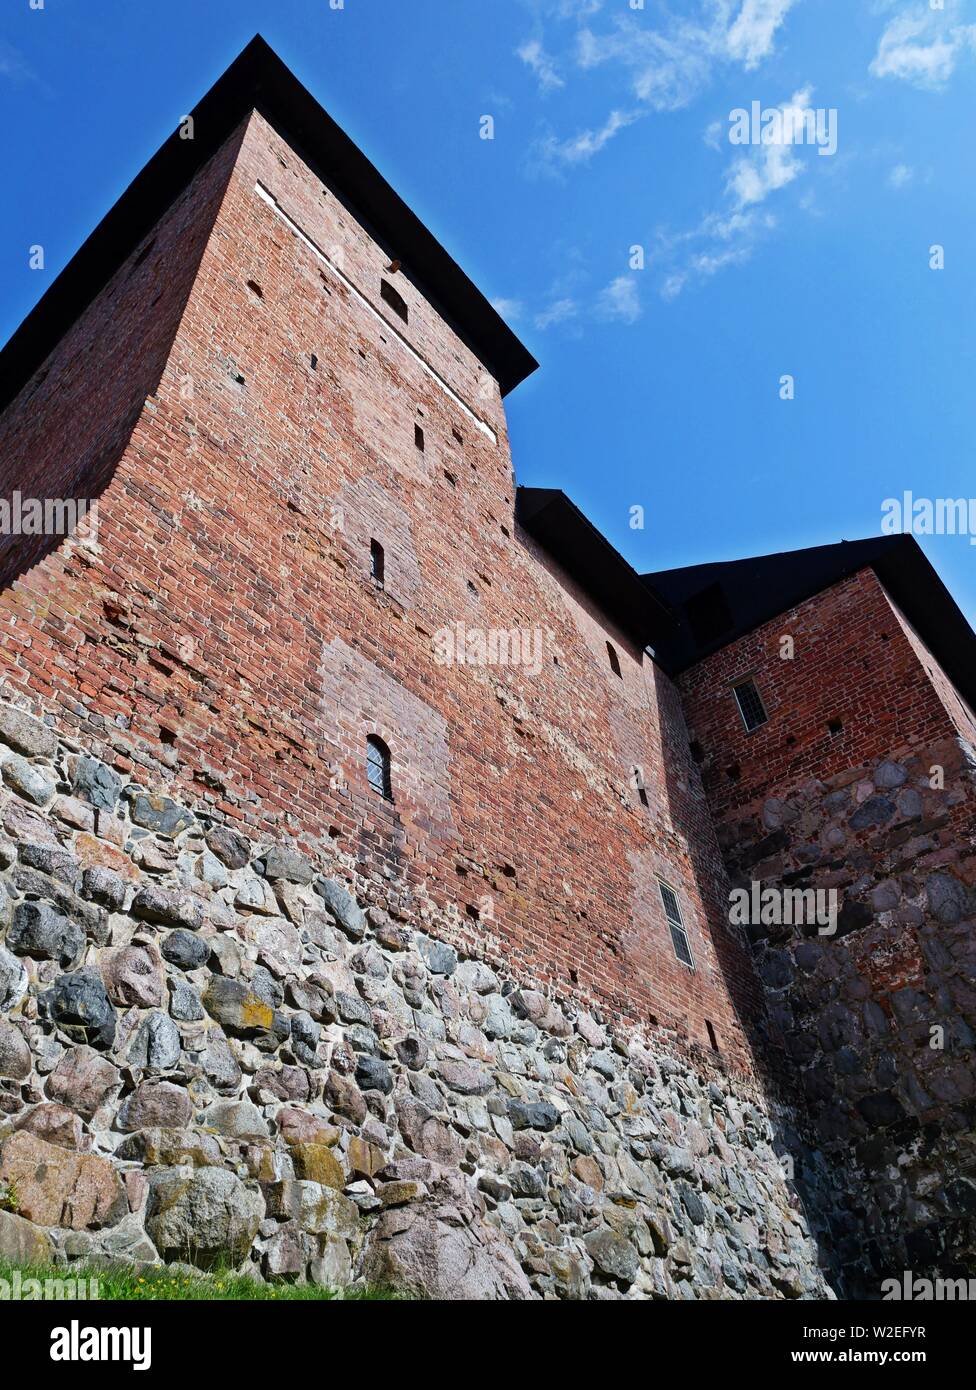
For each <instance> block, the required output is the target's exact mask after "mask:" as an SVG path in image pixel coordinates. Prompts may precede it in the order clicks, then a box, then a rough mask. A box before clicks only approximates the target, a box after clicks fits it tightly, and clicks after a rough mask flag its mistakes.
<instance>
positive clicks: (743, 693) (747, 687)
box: [732, 680, 769, 734]
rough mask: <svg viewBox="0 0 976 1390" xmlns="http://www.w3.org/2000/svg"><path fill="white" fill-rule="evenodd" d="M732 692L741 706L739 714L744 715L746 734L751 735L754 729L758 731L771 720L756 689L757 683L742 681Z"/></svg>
mask: <svg viewBox="0 0 976 1390" xmlns="http://www.w3.org/2000/svg"><path fill="white" fill-rule="evenodd" d="M732 692H733V694H734V695H735V699H736V703H737V704H738V706H739V713H740V714H741V715H742V722H743V724H744V725H745V726H746V732H747V733H750V734H751V733H752V731H753V729H758V728H759V726H760V724H765V722H766V720H767V719H768V718H769V716H768V714H767V713H766V707H765V705H764V704H763V702H762V696H761V695H760V694H759V691H758V690H757V689H756V682H755V681H753V680H748V681H740V682H739V683H738V685H734V686H733V687H732Z"/></svg>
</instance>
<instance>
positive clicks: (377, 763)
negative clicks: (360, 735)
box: [366, 734, 393, 801]
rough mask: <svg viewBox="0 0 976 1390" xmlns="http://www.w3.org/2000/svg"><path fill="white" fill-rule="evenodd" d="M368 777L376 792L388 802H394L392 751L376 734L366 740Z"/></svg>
mask: <svg viewBox="0 0 976 1390" xmlns="http://www.w3.org/2000/svg"><path fill="white" fill-rule="evenodd" d="M366 776H367V777H368V778H369V785H370V786H371V787H372V788H373V791H374V792H378V793H379V795H380V796H382V797H383V798H384V799H385V800H386V801H392V800H393V783H392V780H391V777H390V750H389V748H387V746H386V744H385V743H384V742H383V740H382V739H381V738H377V737H376V735H375V734H370V736H369V737H368V738H367V740H366Z"/></svg>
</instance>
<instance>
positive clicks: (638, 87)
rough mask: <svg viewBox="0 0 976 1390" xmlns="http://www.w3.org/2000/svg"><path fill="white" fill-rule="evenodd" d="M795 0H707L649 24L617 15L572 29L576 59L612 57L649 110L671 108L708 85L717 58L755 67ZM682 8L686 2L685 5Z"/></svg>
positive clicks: (585, 64)
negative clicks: (600, 25) (605, 26)
mask: <svg viewBox="0 0 976 1390" xmlns="http://www.w3.org/2000/svg"><path fill="white" fill-rule="evenodd" d="M796 3H797V0H742V3H741V5H740V4H739V0H707V3H705V4H704V5H703V6H701V5H700V6H699V8H698V10H697V12H696V14H692V15H690V16H689V15H688V14H685V15H684V16H683V17H681V18H675V17H674V16H673V15H670V16H668V18H667V19H666V21H665V22H664V23H663V25H662V27H661V28H659V29H649V28H648V27H647V26H646V24H645V23H644V22H643V21H642V20H639V19H637V18H636V17H635V16H632V15H617V16H616V18H615V22H614V25H613V27H612V28H611V29H609V30H607V31H605V32H603V33H596V32H595V31H594V30H593V29H592V28H590V27H584V28H582V29H581V30H580V31H579V33H578V34H577V40H576V43H577V50H576V61H577V63H578V64H579V66H580V67H581V68H583V69H584V70H587V69H589V68H594V67H597V66H598V65H600V64H604V63H610V62H616V63H620V64H621V65H622V66H624V67H626V68H629V69H630V70H631V73H632V77H631V89H632V91H633V93H634V95H635V96H636V97H637V98H638V100H639V101H642V102H645V103H646V104H647V105H648V106H649V107H650V108H651V109H652V110H654V111H676V110H678V109H679V108H680V107H682V106H686V105H687V104H688V102H689V101H691V100H692V99H693V98H694V97H695V96H697V95H698V93H699V92H701V91H702V90H703V89H704V88H705V87H706V86H707V85H708V82H709V80H710V79H711V76H712V71H713V68H714V67H715V65H716V64H718V63H722V62H730V61H731V62H734V63H741V64H742V65H743V66H744V67H745V68H746V69H747V70H750V71H751V70H752V69H753V68H755V67H757V66H758V64H759V63H760V62H761V61H762V59H763V58H766V57H768V56H769V55H770V53H772V51H773V41H774V37H775V34H776V31H777V30H778V29H779V27H780V25H781V24H782V23H783V21H784V19H785V18H786V16H787V14H788V13H789V11H790V10H791V9H792V8H793V6H794V5H795V4H796ZM686 8H687V6H686Z"/></svg>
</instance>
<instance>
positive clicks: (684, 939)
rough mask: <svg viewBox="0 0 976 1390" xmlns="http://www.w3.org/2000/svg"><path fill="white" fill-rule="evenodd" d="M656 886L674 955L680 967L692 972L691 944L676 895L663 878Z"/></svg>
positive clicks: (693, 960) (693, 964) (693, 965)
mask: <svg viewBox="0 0 976 1390" xmlns="http://www.w3.org/2000/svg"><path fill="white" fill-rule="evenodd" d="M657 884H658V887H659V888H660V890H661V905H662V907H663V908H664V916H665V918H666V919H667V923H668V930H669V931H670V933H671V945H672V946H673V947H674V954H675V955H676V956H677V958H678V960H680V961H681V964H682V965H687V967H688V969H689V970H694V968H695V959H694V956H692V954H691V943H690V941H689V940H688V933H687V931H686V930H685V924H684V922H683V920H682V917H681V904H680V903H679V902H678V895H677V893H676V892H675V891H674V889H673V888H672V887H671V885H670V883H665V881H664V879H663V878H659V879H658V881H657Z"/></svg>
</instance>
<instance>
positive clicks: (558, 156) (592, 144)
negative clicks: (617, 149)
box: [529, 111, 643, 173]
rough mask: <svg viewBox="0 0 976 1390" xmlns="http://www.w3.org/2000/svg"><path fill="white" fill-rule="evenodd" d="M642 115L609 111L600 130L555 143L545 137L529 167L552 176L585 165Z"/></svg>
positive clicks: (551, 137) (553, 137)
mask: <svg viewBox="0 0 976 1390" xmlns="http://www.w3.org/2000/svg"><path fill="white" fill-rule="evenodd" d="M642 115H643V112H641V111H611V112H610V115H609V116H608V117H607V119H606V120H605V121H604V123H603V125H602V126H601V127H600V129H599V130H581V131H580V132H579V133H578V134H576V135H572V136H570V137H569V139H567V140H557V139H556V137H555V136H554V135H547V136H546V137H545V138H544V139H542V140H539V141H537V142H536V144H535V146H534V147H533V150H532V154H531V156H530V159H529V166H530V168H532V169H535V170H539V169H542V170H545V171H546V172H549V173H553V172H556V171H557V170H559V169H560V168H566V167H567V166H572V165H575V164H585V163H587V162H588V161H589V160H590V159H592V158H593V156H594V155H595V154H597V153H598V152H599V151H600V150H602V149H603V147H604V146H605V145H607V144H609V142H610V141H611V140H612V139H613V137H614V136H615V135H616V134H617V133H618V132H619V131H621V130H624V129H625V128H626V127H627V126H629V125H632V124H633V123H634V121H636V120H639V119H640V117H641V116H642Z"/></svg>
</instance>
